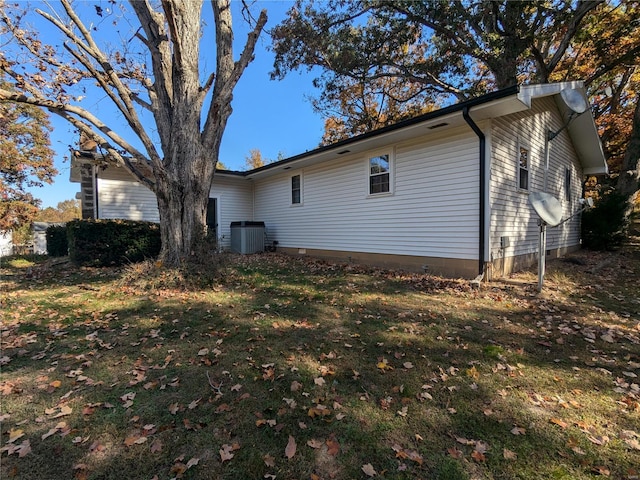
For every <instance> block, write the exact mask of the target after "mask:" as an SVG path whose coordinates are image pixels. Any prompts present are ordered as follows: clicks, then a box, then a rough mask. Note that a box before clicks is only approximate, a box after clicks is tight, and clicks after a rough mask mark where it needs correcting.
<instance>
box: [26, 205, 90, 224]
mask: <svg viewBox="0 0 640 480" xmlns="http://www.w3.org/2000/svg"><path fill="white" fill-rule="evenodd" d="M81 217H82V212H81V210H80V200H63V201H62V202H58V204H57V205H56V207H55V208H53V207H47V208H45V209H43V210H40V211H39V212H38V214H37V216H36V220H37V221H39V222H50V223H63V222H69V221H71V220H76V219H79V218H81Z"/></svg>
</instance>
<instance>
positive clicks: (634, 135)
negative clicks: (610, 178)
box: [616, 94, 640, 215]
mask: <svg viewBox="0 0 640 480" xmlns="http://www.w3.org/2000/svg"><path fill="white" fill-rule="evenodd" d="M639 187H640V94H639V95H638V97H637V98H636V109H635V112H634V114H633V125H632V127H631V136H630V138H629V143H628V144H627V150H626V153H625V155H624V158H623V160H622V166H621V167H620V176H619V177H618V182H617V184H616V190H617V191H618V193H620V194H622V195H625V196H627V197H628V208H627V215H629V214H631V212H632V210H633V208H634V205H635V200H636V197H637V195H638V188H639Z"/></svg>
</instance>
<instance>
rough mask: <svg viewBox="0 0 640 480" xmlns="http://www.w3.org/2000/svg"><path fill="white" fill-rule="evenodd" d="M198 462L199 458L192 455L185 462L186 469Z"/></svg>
mask: <svg viewBox="0 0 640 480" xmlns="http://www.w3.org/2000/svg"><path fill="white" fill-rule="evenodd" d="M199 462H200V459H199V458H196V457H193V458H191V459H190V460H189V461H188V462H187V469H189V468H191V467H195V466H196V465H198V463H199Z"/></svg>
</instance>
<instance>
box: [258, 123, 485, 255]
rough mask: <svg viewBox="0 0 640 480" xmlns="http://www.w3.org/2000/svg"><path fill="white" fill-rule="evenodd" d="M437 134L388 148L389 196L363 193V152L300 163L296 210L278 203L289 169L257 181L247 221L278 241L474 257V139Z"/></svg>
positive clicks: (460, 133) (463, 133)
mask: <svg viewBox="0 0 640 480" xmlns="http://www.w3.org/2000/svg"><path fill="white" fill-rule="evenodd" d="M438 136H442V133H440V132H439V135H438ZM438 136H436V135H435V134H432V135H431V136H428V137H427V136H425V137H423V138H421V139H419V140H417V141H414V142H412V143H411V144H406V143H405V144H399V145H397V146H396V147H395V158H394V161H393V169H394V175H393V178H394V184H395V185H394V188H393V191H394V195H380V196H368V195H366V194H363V192H368V188H369V177H368V176H364V175H363V174H362V173H363V168H362V167H363V157H364V158H367V159H368V158H369V156H370V155H366V156H363V155H351V156H346V155H345V156H344V157H341V158H339V159H336V160H334V161H331V162H326V163H324V164H321V165H316V166H312V167H307V168H305V171H304V206H303V207H302V208H297V209H293V210H292V209H288V208H284V207H286V206H287V205H289V204H290V195H291V188H290V175H287V174H285V172H283V174H281V175H279V176H275V177H271V178H268V179H265V180H261V181H257V182H256V184H255V217H254V219H255V220H257V221H264V222H265V223H266V227H267V229H268V231H269V235H270V238H272V239H273V240H278V242H279V246H282V247H291V248H308V249H321V250H342V251H352V252H367V253H383V254H398V255H416V256H433V257H441V258H459V259H477V255H478V208H477V205H478V188H479V187H478V169H479V166H478V139H477V137H476V136H475V135H474V134H473V133H472V132H469V131H468V129H466V128H461V129H456V130H454V131H452V132H450V133H447V136H446V137H443V138H438ZM392 150H393V149H391V148H390V151H392ZM370 153H371V154H372V155H376V154H378V153H379V152H370ZM367 165H368V163H367Z"/></svg>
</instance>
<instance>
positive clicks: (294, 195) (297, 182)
mask: <svg viewBox="0 0 640 480" xmlns="http://www.w3.org/2000/svg"><path fill="white" fill-rule="evenodd" d="M291 203H292V204H293V205H299V204H300V203H302V182H301V178H300V175H294V176H293V177H291Z"/></svg>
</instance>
